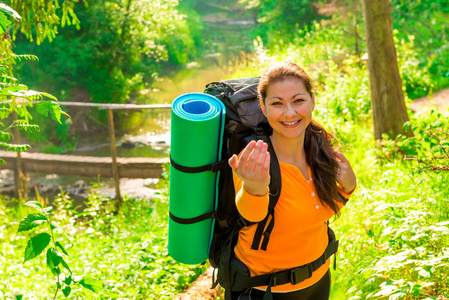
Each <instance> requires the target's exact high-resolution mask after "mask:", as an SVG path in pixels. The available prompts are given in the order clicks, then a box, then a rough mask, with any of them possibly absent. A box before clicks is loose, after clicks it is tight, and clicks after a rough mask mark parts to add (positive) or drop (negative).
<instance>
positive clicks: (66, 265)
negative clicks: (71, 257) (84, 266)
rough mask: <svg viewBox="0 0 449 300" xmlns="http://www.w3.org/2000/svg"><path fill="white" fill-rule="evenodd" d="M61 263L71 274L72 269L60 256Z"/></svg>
mask: <svg viewBox="0 0 449 300" xmlns="http://www.w3.org/2000/svg"><path fill="white" fill-rule="evenodd" d="M61 265H62V266H63V267H64V268H66V269H67V271H69V272H70V274H72V270H70V268H69V265H68V264H67V263H66V262H65V260H64V258H62V257H61Z"/></svg>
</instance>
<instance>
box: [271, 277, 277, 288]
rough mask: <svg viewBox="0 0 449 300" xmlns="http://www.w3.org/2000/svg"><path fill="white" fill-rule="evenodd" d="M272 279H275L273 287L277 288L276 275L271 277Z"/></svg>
mask: <svg viewBox="0 0 449 300" xmlns="http://www.w3.org/2000/svg"><path fill="white" fill-rule="evenodd" d="M271 278H272V279H273V281H272V284H271V286H272V287H275V286H277V277H276V275H274V274H273V276H271Z"/></svg>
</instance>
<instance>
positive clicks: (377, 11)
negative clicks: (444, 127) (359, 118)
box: [362, 0, 413, 140]
mask: <svg viewBox="0 0 449 300" xmlns="http://www.w3.org/2000/svg"><path fill="white" fill-rule="evenodd" d="M362 5H363V17H364V19H365V32H366V44H367V48H368V71H369V79H370V89H371V104H372V109H373V121H374V138H375V139H376V140H380V139H382V134H383V133H386V134H388V136H389V137H390V138H395V137H396V136H397V135H398V134H405V135H407V136H412V135H413V133H412V132H411V130H410V129H409V130H405V129H404V127H403V125H404V123H405V122H408V121H409V118H408V115H407V109H406V107H405V102H404V93H403V91H402V81H401V77H400V76H399V69H398V63H397V57H396V49H395V47H394V42H393V26H392V21H391V10H390V1H389V0H362Z"/></svg>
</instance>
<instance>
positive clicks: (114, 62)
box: [15, 0, 201, 149]
mask: <svg viewBox="0 0 449 300" xmlns="http://www.w3.org/2000/svg"><path fill="white" fill-rule="evenodd" d="M75 9H76V11H77V16H78V18H79V19H80V20H81V21H82V24H81V29H80V30H77V29H75V28H73V27H71V28H70V27H69V28H65V29H64V30H63V31H61V32H60V33H59V35H58V36H56V37H55V38H54V39H53V42H52V43H50V42H43V43H42V44H40V45H39V46H37V47H36V46H35V45H33V44H30V43H28V42H27V41H26V40H25V38H24V37H23V36H18V37H17V39H16V42H15V51H16V52H18V53H22V52H24V53H27V52H31V53H34V54H36V55H37V56H39V59H40V63H39V64H38V65H37V64H36V63H29V64H26V65H25V64H24V65H21V66H18V74H19V78H20V79H21V80H25V81H27V82H32V87H35V88H39V89H44V90H47V91H49V92H51V93H52V94H54V95H56V97H57V98H58V99H61V101H78V102H96V103H129V102H136V101H140V100H139V99H138V98H139V94H138V91H140V90H145V89H148V88H150V84H151V83H152V82H153V81H154V80H155V79H156V78H158V77H159V73H160V72H163V71H164V70H166V69H167V67H168V66H170V65H180V64H186V63H188V62H189V61H190V60H191V59H193V58H194V57H195V55H196V53H197V48H198V46H199V45H201V38H200V37H199V35H200V34H201V31H200V28H201V25H200V24H198V23H194V22H192V21H190V19H187V17H186V15H184V14H181V13H180V12H179V11H178V0H157V1H154V0H144V1H136V0H119V1H117V0H109V1H92V2H90V3H89V6H85V5H83V4H81V3H79V4H77V5H75ZM192 19H193V16H192ZM76 112H79V111H76ZM71 114H75V110H73V113H71ZM80 117H82V118H83V119H84V120H85V123H87V124H88V125H89V127H91V128H90V129H95V128H97V127H101V126H102V125H104V124H105V123H106V113H105V112H104V111H99V110H96V109H93V110H88V111H87V112H85V113H84V114H81V116H80ZM40 121H42V123H41V124H42V127H43V130H42V131H43V132H44V136H43V138H42V139H44V140H50V141H51V142H52V143H53V144H54V145H56V146H59V147H61V148H62V149H64V148H69V147H71V146H73V145H74V139H75V137H73V136H70V133H69V128H70V126H71V124H72V123H71V121H69V120H67V121H66V122H64V123H62V124H60V125H58V126H54V125H52V124H49V123H48V122H45V120H40ZM28 138H31V137H28Z"/></svg>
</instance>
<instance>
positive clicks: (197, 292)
mask: <svg viewBox="0 0 449 300" xmlns="http://www.w3.org/2000/svg"><path fill="white" fill-rule="evenodd" d="M212 272H213V269H212V267H209V268H208V269H207V270H206V272H204V273H203V274H202V275H200V276H199V277H198V279H197V280H196V281H195V282H194V283H193V284H192V285H191V286H190V287H189V288H188V289H187V291H185V292H184V293H182V294H179V295H177V296H176V297H175V298H174V300H214V299H216V298H217V296H218V295H219V293H220V291H221V287H220V286H219V285H218V286H217V287H216V288H215V289H211V286H212Z"/></svg>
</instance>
